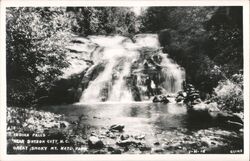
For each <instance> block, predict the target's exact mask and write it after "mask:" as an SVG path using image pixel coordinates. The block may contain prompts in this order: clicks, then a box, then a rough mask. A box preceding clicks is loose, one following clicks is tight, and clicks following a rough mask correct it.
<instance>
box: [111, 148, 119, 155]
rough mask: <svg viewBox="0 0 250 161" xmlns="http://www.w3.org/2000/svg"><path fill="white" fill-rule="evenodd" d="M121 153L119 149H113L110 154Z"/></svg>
mask: <svg viewBox="0 0 250 161" xmlns="http://www.w3.org/2000/svg"><path fill="white" fill-rule="evenodd" d="M121 153H122V151H121V150H120V149H114V150H113V151H112V152H111V154H121Z"/></svg>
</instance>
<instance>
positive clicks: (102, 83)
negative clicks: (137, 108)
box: [80, 34, 185, 103]
mask: <svg viewBox="0 0 250 161" xmlns="http://www.w3.org/2000/svg"><path fill="white" fill-rule="evenodd" d="M89 39H90V40H91V41H92V42H94V43H96V44H97V45H99V46H100V47H99V48H98V49H97V50H96V51H95V52H94V54H93V55H92V56H93V60H94V62H95V63H96V64H97V63H100V62H104V63H105V64H106V65H105V69H104V70H103V71H102V72H100V73H99V75H98V76H97V78H95V79H94V80H93V81H91V82H89V85H88V87H87V88H86V89H85V90H84V92H83V94H82V97H81V99H80V102H85V103H86V102H92V103H95V102H102V101H109V102H131V101H133V96H132V93H131V89H129V87H128V86H127V84H126V79H127V78H128V77H129V76H130V75H131V66H132V65H133V62H136V61H138V60H139V58H140V56H141V55H140V52H139V50H140V49H142V48H145V47H146V48H151V49H154V50H155V51H157V50H159V49H160V45H159V41H158V37H157V35H155V34H140V35H136V36H135V37H134V39H135V43H133V42H132V41H131V40H130V39H128V38H126V37H122V36H91V37H89ZM100 49H101V50H100ZM157 52H158V55H160V56H161V57H162V61H161V63H160V64H159V65H160V66H162V67H163V68H162V71H161V72H162V73H163V74H162V75H163V77H164V80H165V81H164V82H163V83H162V84H161V87H162V88H163V89H164V90H163V92H164V93H165V94H167V93H176V92H178V91H179V90H181V88H182V85H181V84H182V81H183V80H184V76H185V74H184V73H185V72H184V71H183V70H182V69H181V68H180V66H179V65H178V64H176V63H174V62H173V61H172V60H171V59H169V58H168V57H167V54H163V53H161V51H157ZM150 54H152V53H150ZM142 69H143V63H140V64H139V67H138V71H140V70H142ZM114 76H115V77H116V78H115V79H114ZM144 79H145V75H143V74H142V73H140V72H139V73H138V74H137V85H138V87H139V89H140V93H145V90H146V89H147V88H145V84H144V85H143V82H145V81H144ZM152 84H153V81H152ZM104 89H105V90H106V94H107V95H108V96H107V98H106V99H103V90H104Z"/></svg>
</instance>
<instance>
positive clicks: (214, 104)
mask: <svg viewBox="0 0 250 161" xmlns="http://www.w3.org/2000/svg"><path fill="white" fill-rule="evenodd" d="M207 106H208V107H207V108H208V112H219V111H220V109H219V108H218V104H217V102H211V103H209V104H208V105H207Z"/></svg>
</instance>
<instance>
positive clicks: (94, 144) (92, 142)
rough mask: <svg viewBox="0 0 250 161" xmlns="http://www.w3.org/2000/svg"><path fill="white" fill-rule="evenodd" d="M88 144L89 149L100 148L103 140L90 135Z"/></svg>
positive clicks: (102, 145)
mask: <svg viewBox="0 0 250 161" xmlns="http://www.w3.org/2000/svg"><path fill="white" fill-rule="evenodd" d="M88 145H89V148H91V149H101V148H103V147H104V144H103V142H102V141H101V140H100V139H99V138H98V137H96V136H91V137H89V139H88Z"/></svg>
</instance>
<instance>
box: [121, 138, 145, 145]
mask: <svg viewBox="0 0 250 161" xmlns="http://www.w3.org/2000/svg"><path fill="white" fill-rule="evenodd" d="M116 144H117V145H119V146H121V147H128V146H130V145H135V146H138V145H142V143H141V142H139V141H135V140H132V139H127V140H120V141H118V142H116Z"/></svg>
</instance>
